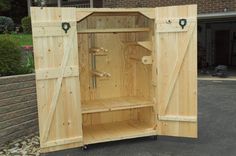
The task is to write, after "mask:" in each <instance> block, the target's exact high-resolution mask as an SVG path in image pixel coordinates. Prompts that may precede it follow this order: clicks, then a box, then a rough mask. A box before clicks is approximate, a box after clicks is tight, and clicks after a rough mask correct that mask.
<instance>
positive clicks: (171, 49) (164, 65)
mask: <svg viewBox="0 0 236 156" xmlns="http://www.w3.org/2000/svg"><path fill="white" fill-rule="evenodd" d="M196 16H197V7H196V5H189V6H175V7H162V8H157V9H156V20H155V23H156V30H155V31H156V52H157V54H156V64H157V73H158V74H157V99H158V100H157V104H158V116H159V121H158V123H157V124H158V134H159V135H168V136H183V137H197V63H196V62H197V49H196V48H197V41H196V39H197V19H196ZM182 18H186V19H187V25H186V26H185V27H184V29H182V28H181V26H180V25H179V20H177V19H182Z"/></svg>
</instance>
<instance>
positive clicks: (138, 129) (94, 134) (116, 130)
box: [83, 121, 156, 144]
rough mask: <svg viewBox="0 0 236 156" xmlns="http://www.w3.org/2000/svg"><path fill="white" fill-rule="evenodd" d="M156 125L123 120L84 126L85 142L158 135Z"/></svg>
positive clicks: (91, 142)
mask: <svg viewBox="0 0 236 156" xmlns="http://www.w3.org/2000/svg"><path fill="white" fill-rule="evenodd" d="M154 127H155V126H154V125H150V124H147V123H144V122H140V121H122V122H115V123H107V124H98V125H92V126H83V136H84V137H83V139H84V143H85V144H93V143H99V142H106V141H115V140H122V139H130V138H137V137H145V136H152V135H156V130H155V128H154Z"/></svg>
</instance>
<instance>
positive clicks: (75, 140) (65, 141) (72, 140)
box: [41, 136, 82, 148]
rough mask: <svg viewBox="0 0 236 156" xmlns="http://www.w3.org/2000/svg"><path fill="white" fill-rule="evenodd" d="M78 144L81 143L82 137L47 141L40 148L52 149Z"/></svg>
mask: <svg viewBox="0 0 236 156" xmlns="http://www.w3.org/2000/svg"><path fill="white" fill-rule="evenodd" d="M78 142H82V136H79V137H73V138H66V139H58V140H53V141H48V142H47V143H45V144H43V145H42V146H41V147H42V148H49V147H53V146H60V145H66V144H73V143H78Z"/></svg>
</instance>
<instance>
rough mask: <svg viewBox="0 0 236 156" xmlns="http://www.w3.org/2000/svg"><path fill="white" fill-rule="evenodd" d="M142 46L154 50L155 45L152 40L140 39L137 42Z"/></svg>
mask: <svg viewBox="0 0 236 156" xmlns="http://www.w3.org/2000/svg"><path fill="white" fill-rule="evenodd" d="M137 43H138V44H139V45H140V46H142V47H144V48H146V49H148V50H150V51H152V50H153V47H152V42H151V41H138V42H137Z"/></svg>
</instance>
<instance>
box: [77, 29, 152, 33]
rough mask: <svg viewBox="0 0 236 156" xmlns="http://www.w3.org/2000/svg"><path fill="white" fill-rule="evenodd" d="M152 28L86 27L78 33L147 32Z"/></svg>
mask: <svg viewBox="0 0 236 156" xmlns="http://www.w3.org/2000/svg"><path fill="white" fill-rule="evenodd" d="M146 31H150V28H112V29H108V28H107V29H84V30H78V31H77V32H78V33H113V32H114V33H115V32H146Z"/></svg>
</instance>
